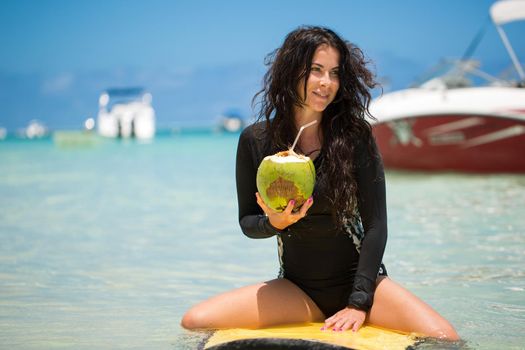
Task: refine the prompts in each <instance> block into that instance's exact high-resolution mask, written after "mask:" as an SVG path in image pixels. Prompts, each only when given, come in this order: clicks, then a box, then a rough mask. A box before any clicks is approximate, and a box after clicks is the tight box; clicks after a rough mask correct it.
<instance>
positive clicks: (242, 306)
mask: <svg viewBox="0 0 525 350" xmlns="http://www.w3.org/2000/svg"><path fill="white" fill-rule="evenodd" d="M322 320H324V315H323V313H322V312H321V310H319V308H318V307H317V305H315V303H314V302H313V301H312V300H311V299H310V297H308V295H306V294H305V293H304V292H303V291H302V290H301V289H300V288H299V287H297V286H296V285H295V284H293V283H292V282H290V281H289V280H287V279H285V278H279V279H275V280H271V281H268V282H264V283H259V284H254V285H251V286H247V287H242V288H239V289H235V290H232V291H229V292H226V293H223V294H219V295H217V296H215V297H212V298H210V299H208V300H206V301H204V302H202V303H200V304H198V305H195V306H194V307H192V308H191V309H190V310H189V311H188V312H187V313H186V314H185V315H184V317H183V318H182V321H181V325H182V326H183V327H184V328H188V329H196V328H233V327H239V328H261V327H268V326H273V325H278V324H286V323H301V322H314V321H322Z"/></svg>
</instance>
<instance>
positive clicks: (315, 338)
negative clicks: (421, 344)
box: [204, 323, 417, 350]
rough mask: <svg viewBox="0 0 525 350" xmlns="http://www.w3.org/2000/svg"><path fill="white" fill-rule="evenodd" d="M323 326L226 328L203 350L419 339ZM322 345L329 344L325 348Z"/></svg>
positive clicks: (373, 348) (396, 345)
mask: <svg viewBox="0 0 525 350" xmlns="http://www.w3.org/2000/svg"><path fill="white" fill-rule="evenodd" d="M321 327H323V323H308V324H302V325H292V326H280V327H271V328H264V329H239V328H234V329H223V330H218V331H215V333H213V335H212V336H211V337H210V338H209V339H208V341H207V342H206V344H205V345H204V349H209V350H214V349H221V350H222V349H269V348H270V347H268V346H271V345H274V346H275V347H273V346H272V347H271V348H272V349H299V348H300V349H305V350H307V349H355V350H377V349H388V350H405V349H407V348H408V347H409V346H411V345H414V344H415V343H416V341H417V336H416V335H415V334H405V333H400V332H396V331H391V330H387V329H382V328H378V327H372V326H364V327H362V328H361V329H360V330H359V331H358V332H355V333H354V332H352V331H345V332H334V331H331V330H325V331H321ZM250 339H253V340H250ZM287 344H289V345H287ZM309 344H310V345H309ZM323 344H324V345H326V347H324V348H323V347H322V346H323Z"/></svg>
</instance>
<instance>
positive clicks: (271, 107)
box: [253, 26, 376, 226]
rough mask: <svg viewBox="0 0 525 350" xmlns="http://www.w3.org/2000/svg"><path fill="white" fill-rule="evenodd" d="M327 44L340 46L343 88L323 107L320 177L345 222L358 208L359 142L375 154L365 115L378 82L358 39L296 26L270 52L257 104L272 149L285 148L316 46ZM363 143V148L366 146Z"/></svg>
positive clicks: (340, 222) (339, 221)
mask: <svg viewBox="0 0 525 350" xmlns="http://www.w3.org/2000/svg"><path fill="white" fill-rule="evenodd" d="M323 44H326V45H328V46H330V47H333V48H335V49H337V51H339V56H340V62H339V90H338V92H337V94H336V97H335V99H334V101H333V102H332V103H331V104H330V105H328V107H327V108H326V109H325V110H324V112H323V117H322V121H321V128H322V133H323V145H322V155H323V160H322V162H321V166H320V169H319V170H320V174H321V176H320V177H319V180H320V181H325V182H326V185H327V186H326V188H327V190H328V196H329V198H330V200H331V201H332V202H333V208H337V210H335V209H334V212H333V215H334V218H335V220H336V223H337V224H338V225H339V226H343V225H344V223H345V221H346V218H349V217H351V216H352V215H353V214H354V213H355V209H356V208H357V186H356V181H355V175H354V169H355V166H356V165H355V161H354V160H355V154H356V149H357V148H358V147H359V149H360V150H362V151H364V152H369V153H370V154H371V156H374V153H375V152H374V148H373V138H372V131H371V126H370V124H369V123H368V122H367V121H366V119H365V117H366V116H367V115H368V106H369V103H370V100H371V95H370V89H372V88H374V87H375V86H376V82H375V80H374V75H373V74H372V73H371V72H370V71H369V70H368V69H367V67H366V65H367V64H368V63H369V62H368V61H367V60H366V59H365V56H364V54H363V52H362V51H361V49H359V48H358V47H357V46H355V45H354V44H352V43H350V42H348V41H345V40H343V39H341V37H340V36H338V35H337V34H336V33H335V32H334V31H332V30H330V29H328V28H324V27H312V26H304V27H299V28H298V29H296V30H294V31H292V32H291V33H290V34H288V35H287V36H286V38H285V40H284V43H283V45H282V46H281V47H280V48H278V49H276V50H275V51H273V52H272V53H270V54H269V55H268V56H267V57H266V59H265V64H266V65H267V66H269V69H268V71H267V73H266V74H265V76H264V79H263V88H262V89H261V90H260V91H259V92H258V93H257V94H256V95H255V97H254V99H253V103H254V105H259V112H258V120H259V121H266V131H267V132H268V133H269V136H270V140H271V141H270V142H271V143H272V144H271V148H272V149H276V150H284V149H287V148H288V147H290V146H291V144H292V142H293V140H294V138H295V136H296V135H297V132H298V130H297V127H296V125H295V120H294V107H295V106H302V105H304V100H303V99H302V98H301V97H300V95H299V93H298V86H299V83H300V82H301V81H303V82H304V87H305V94H304V95H303V96H306V86H307V80H308V77H309V76H310V69H311V66H312V59H313V56H314V53H315V51H316V49H317V48H318V47H319V46H320V45H323ZM363 146H365V147H363Z"/></svg>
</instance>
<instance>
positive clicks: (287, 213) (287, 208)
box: [283, 199, 295, 215]
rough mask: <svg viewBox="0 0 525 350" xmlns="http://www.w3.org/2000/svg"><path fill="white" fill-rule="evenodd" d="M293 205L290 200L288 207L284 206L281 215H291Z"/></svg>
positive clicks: (292, 201) (293, 202)
mask: <svg viewBox="0 0 525 350" xmlns="http://www.w3.org/2000/svg"><path fill="white" fill-rule="evenodd" d="M294 205H295V201H294V200H293V199H292V200H291V201H289V202H288V205H287V206H286V209H284V211H283V213H284V214H286V215H292V210H293V207H294Z"/></svg>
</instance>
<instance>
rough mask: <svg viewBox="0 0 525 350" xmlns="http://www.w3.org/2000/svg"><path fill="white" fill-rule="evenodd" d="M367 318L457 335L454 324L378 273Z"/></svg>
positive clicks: (409, 328)
mask: <svg viewBox="0 0 525 350" xmlns="http://www.w3.org/2000/svg"><path fill="white" fill-rule="evenodd" d="M368 322H369V323H371V324H374V325H377V326H380V327H385V328H390V329H397V330H400V331H405V332H416V333H420V334H424V335H427V336H431V337H435V338H442V339H443V338H446V339H449V340H457V339H459V337H458V334H457V333H456V331H455V330H454V327H452V325H451V324H450V323H449V322H448V321H447V320H445V319H444V318H443V317H442V316H441V315H440V314H438V313H437V312H436V311H435V310H434V309H432V308H431V307H430V306H429V305H428V304H426V303H424V302H423V301H422V300H421V299H419V298H418V297H416V296H415V295H414V294H412V293H410V292H409V291H408V290H406V289H405V288H403V287H401V286H400V285H399V284H397V283H395V282H394V281H392V280H391V279H390V278H388V277H379V278H378V283H377V288H376V291H375V295H374V304H373V305H372V308H371V309H370V313H369V315H368Z"/></svg>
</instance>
